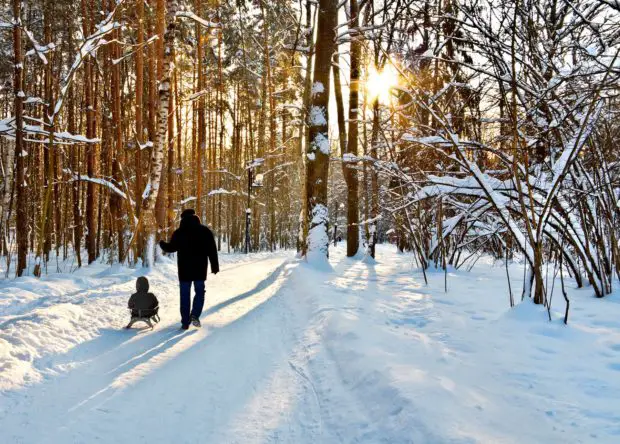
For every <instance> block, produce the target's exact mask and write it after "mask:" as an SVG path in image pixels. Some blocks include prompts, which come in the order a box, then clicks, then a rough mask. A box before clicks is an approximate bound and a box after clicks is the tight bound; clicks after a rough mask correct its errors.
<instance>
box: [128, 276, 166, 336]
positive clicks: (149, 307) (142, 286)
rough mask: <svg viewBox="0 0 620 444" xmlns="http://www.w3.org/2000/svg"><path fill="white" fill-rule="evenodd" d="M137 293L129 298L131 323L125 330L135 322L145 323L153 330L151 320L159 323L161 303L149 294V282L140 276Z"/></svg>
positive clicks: (137, 282)
mask: <svg viewBox="0 0 620 444" xmlns="http://www.w3.org/2000/svg"><path fill="white" fill-rule="evenodd" d="M136 290H137V291H136V292H135V293H134V294H132V295H131V297H130V298H129V303H128V304H127V306H128V307H129V309H130V310H131V321H129V324H128V325H127V327H125V328H131V326H132V325H133V323H134V322H137V321H144V322H146V323H147V324H149V326H150V327H151V328H153V324H152V323H151V319H153V320H154V321H155V322H159V315H158V314H157V312H158V311H159V302H158V301H157V298H156V297H155V295H154V294H153V293H149V281H148V279H147V278H145V277H144V276H140V277H139V278H138V280H137V281H136Z"/></svg>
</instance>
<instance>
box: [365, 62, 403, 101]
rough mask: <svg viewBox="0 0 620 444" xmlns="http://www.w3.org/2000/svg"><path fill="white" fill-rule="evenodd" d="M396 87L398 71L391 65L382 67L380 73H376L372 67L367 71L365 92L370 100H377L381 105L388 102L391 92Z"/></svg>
mask: <svg viewBox="0 0 620 444" xmlns="http://www.w3.org/2000/svg"><path fill="white" fill-rule="evenodd" d="M397 85H398V71H396V68H394V67H393V66H392V65H386V66H384V67H383V69H382V70H381V71H378V70H377V69H376V68H375V67H374V66H370V68H369V69H368V79H367V80H366V92H367V94H368V97H369V98H370V99H371V100H374V99H378V100H379V102H382V103H387V102H389V101H390V93H391V90H392V88H394V87H395V86H397Z"/></svg>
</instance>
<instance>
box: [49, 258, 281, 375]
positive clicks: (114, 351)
mask: <svg viewBox="0 0 620 444" xmlns="http://www.w3.org/2000/svg"><path fill="white" fill-rule="evenodd" d="M288 263H289V261H285V262H283V263H282V264H281V265H280V266H278V267H277V268H276V269H275V270H274V271H273V272H271V273H270V274H269V275H268V276H267V277H265V278H264V279H263V280H262V281H260V282H259V283H258V284H257V285H256V286H255V287H254V288H253V289H251V290H249V291H246V292H245V293H242V294H240V295H238V296H235V297H233V298H230V299H227V300H226V301H223V302H220V303H219V304H217V305H215V306H213V307H210V308H209V309H207V310H206V311H205V312H204V314H203V318H206V317H207V316H209V315H211V314H214V313H217V312H218V311H220V310H222V309H224V308H226V307H228V306H230V305H232V304H234V303H237V302H239V301H242V300H244V299H247V298H249V297H251V296H253V295H255V294H257V293H260V292H261V291H263V290H265V289H266V288H268V287H269V286H270V285H272V284H273V283H274V282H275V281H276V279H277V278H278V277H279V276H280V275H281V274H282V272H283V271H284V270H285V268H286V265H287V264H288ZM257 308H258V307H257ZM179 333H180V332H179V330H178V327H177V324H174V326H173V327H164V328H159V327H155V330H154V331H152V332H149V331H148V329H132V330H129V331H127V330H117V329H103V330H102V332H101V334H100V335H99V336H98V337H97V338H95V339H93V340H91V341H87V342H83V343H81V344H79V345H77V346H76V347H74V348H73V349H71V350H70V351H69V352H68V353H66V354H65V355H61V356H58V355H56V356H51V357H45V358H43V360H42V361H41V363H42V364H43V366H44V367H47V368H53V367H57V366H61V365H63V364H69V363H74V362H88V361H91V360H97V361H98V362H97V367H98V368H102V373H108V372H113V371H114V370H115V369H117V368H119V367H120V366H123V368H124V369H125V370H126V371H128V370H130V367H129V364H130V363H132V362H133V363H134V365H132V366H131V367H135V366H136V365H139V364H141V363H142V362H144V361H145V360H148V359H151V358H153V357H155V356H156V355H158V354H159V353H161V352H163V351H165V350H167V349H168V348H170V347H166V348H163V349H162V346H163V345H164V344H167V343H169V341H171V340H172V339H174V338H177V336H179ZM183 336H184V335H183V334H182V333H181V334H180V336H179V337H178V338H177V339H176V342H178V340H180V339H182V337H183ZM171 345H173V344H171ZM110 355H112V357H111V358H110ZM138 356H144V357H145V359H142V360H140V361H135V362H134V360H135V359H136V357H138ZM102 360H103V362H101V361H102ZM80 367H81V366H80ZM80 367H78V368H76V369H75V370H71V371H70V372H69V374H71V373H73V372H79V371H80Z"/></svg>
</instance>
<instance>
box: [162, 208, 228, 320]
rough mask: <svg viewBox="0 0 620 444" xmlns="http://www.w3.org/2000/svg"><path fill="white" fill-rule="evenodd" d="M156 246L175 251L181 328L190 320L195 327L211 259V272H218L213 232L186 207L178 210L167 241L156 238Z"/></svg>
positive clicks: (198, 317) (169, 251)
mask: <svg viewBox="0 0 620 444" xmlns="http://www.w3.org/2000/svg"><path fill="white" fill-rule="evenodd" d="M159 246H160V247H161V249H162V250H163V251H165V252H166V253H175V252H177V253H178V254H177V265H178V270H179V285H180V287H181V328H182V329H183V330H187V329H188V328H189V324H190V322H191V323H192V324H193V325H194V326H195V327H200V314H201V313H202V307H203V306H204V303H205V281H206V280H207V266H208V265H209V262H210V263H211V273H213V274H217V273H218V272H219V271H220V266H219V263H218V260H217V247H216V246H215V238H214V237H213V233H212V232H211V230H209V229H208V228H207V227H205V226H204V225H202V224H201V223H200V219H198V216H196V212H195V211H194V210H191V209H188V210H184V211H183V212H182V213H181V224H180V226H179V228H178V229H177V230H176V231H175V232H174V233H173V234H172V238H171V239H170V242H164V241H159ZM192 283H193V284H194V291H195V293H196V295H195V296H194V304H193V306H192V304H191V297H190V293H191V288H192ZM190 306H191V312H190Z"/></svg>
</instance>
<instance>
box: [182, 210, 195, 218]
mask: <svg viewBox="0 0 620 444" xmlns="http://www.w3.org/2000/svg"><path fill="white" fill-rule="evenodd" d="M195 215H196V212H195V211H194V209H193V208H188V209H187V210H183V212H182V213H181V219H185V218H186V217H190V216H195Z"/></svg>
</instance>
